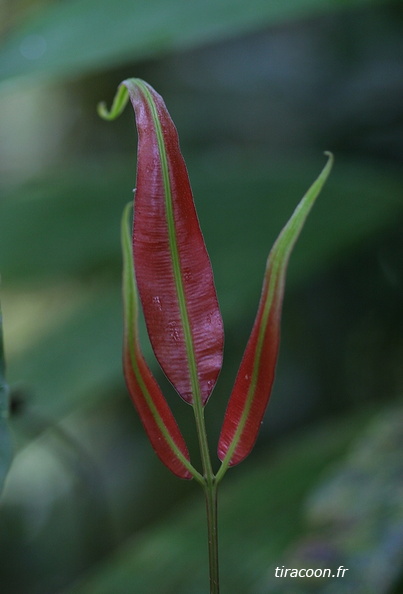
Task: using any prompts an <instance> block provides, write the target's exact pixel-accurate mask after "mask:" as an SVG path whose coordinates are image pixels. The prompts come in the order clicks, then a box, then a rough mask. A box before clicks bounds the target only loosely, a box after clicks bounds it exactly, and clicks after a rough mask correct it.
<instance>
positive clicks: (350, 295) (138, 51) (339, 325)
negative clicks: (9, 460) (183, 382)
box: [0, 0, 403, 594]
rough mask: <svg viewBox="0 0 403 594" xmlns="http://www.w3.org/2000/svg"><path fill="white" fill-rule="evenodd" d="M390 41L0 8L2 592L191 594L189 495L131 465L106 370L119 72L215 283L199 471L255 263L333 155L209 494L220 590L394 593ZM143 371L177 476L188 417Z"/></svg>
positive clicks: (92, 6)
mask: <svg viewBox="0 0 403 594" xmlns="http://www.w3.org/2000/svg"><path fill="white" fill-rule="evenodd" d="M402 29H403V8H402V4H401V2H399V1H395V2H388V1H384V2H382V1H378V2H375V1H372V2H369V1H367V2H366V1H364V0H362V1H354V2H353V1H348V0H345V1H344V2H341V1H330V0H328V1H326V0H321V1H319V0H316V1H315V0H283V2H274V1H271V0H264V1H263V0H248V2H244V1H242V2H241V1H237V0H221V1H220V0H215V2H213V0H206V1H205V2H202V1H201V0H194V1H191V0H189V1H188V2H184V1H180V0H152V1H151V0H149V1H148V2H141V1H140V0H131V1H129V0H117V1H116V2H114V3H108V2H106V0H97V2H95V0H80V1H79V0H59V1H56V0H54V1H50V0H25V1H22V0H18V1H15V0H1V1H0V35H1V45H0V136H1V142H0V191H1V196H0V272H1V282H2V286H1V300H2V309H3V316H4V332H5V351H6V358H7V366H8V367H7V379H8V382H9V384H10V385H11V394H10V397H11V415H10V422H9V426H10V428H11V433H12V444H13V448H14V460H13V464H12V466H11V469H10V471H9V473H8V476H7V479H6V482H5V488H4V491H3V495H2V499H1V503H0V584H1V586H0V589H1V592H2V594H20V593H21V594H53V593H56V592H66V593H69V594H70V593H71V594H73V592H76V593H80V594H104V593H105V594H110V593H111V592H113V593H114V594H115V593H118V594H120V593H121V594H128V593H131V592H136V593H137V592H138V593H139V594H142V593H145V594H149V593H154V592H155V593H157V592H158V593H160V594H171V593H172V594H174V593H175V594H199V593H205V592H206V591H207V587H208V586H207V584H208V577H207V571H208V569H207V545H206V542H205V539H206V535H205V528H204V516H203V513H204V509H203V501H202V495H201V493H199V490H198V489H197V487H196V486H195V485H194V484H191V483H187V482H182V481H180V480H178V479H176V478H175V477H173V476H171V475H170V473H169V472H168V471H167V470H166V469H165V468H164V467H163V466H162V465H161V464H160V462H159V461H158V459H157V458H156V456H155V455H154V454H153V452H152V450H151V447H150V446H149V444H148V442H147V440H146V437H145V435H144V433H143V430H142V428H141V426H140V423H139V420H138V418H137V416H136V413H135V411H134V410H133V408H132V406H131V403H130V401H129V398H128V396H127V393H126V389H125V386H124V382H123V379H122V373H121V332H122V330H121V327H122V321H121V303H120V276H121V256H120V240H119V223H120V216H121V212H122V208H123V205H124V204H125V203H126V202H127V201H128V200H129V199H130V197H131V192H132V188H133V187H134V185H135V163H136V161H135V153H136V142H137V140H136V133H135V128H134V119H133V114H132V113H131V112H130V110H129V109H128V110H127V112H125V113H124V114H123V116H122V117H121V118H120V119H119V120H118V121H116V122H114V123H106V122H103V121H101V120H100V119H99V118H98V117H97V115H96V104H97V103H98V101H100V100H106V101H107V102H108V103H109V104H110V102H111V101H112V98H113V95H114V93H115V90H116V87H117V85H118V84H119V83H120V81H121V80H123V79H124V78H128V77H133V76H135V77H141V78H144V79H145V80H147V81H148V82H149V83H150V84H152V85H153V86H154V87H155V88H156V90H157V91H158V92H160V93H161V94H162V96H163V97H164V99H165V101H166V104H167V106H168V109H169V111H170V113H171V116H172V118H173V120H174V122H175V124H176V126H177V128H178V131H179V135H180V138H181V146H182V151H183V154H184V157H185V160H186V162H187V166H188V169H189V174H190V178H191V181H192V186H193V190H194V196H195V202H196V207H197V209H198V212H199V217H200V221H201V225H202V228H203V231H204V235H205V240H206V243H207V247H208V250H209V252H210V255H211V260H212V264H213V268H214V273H215V280H216V286H217V291H218V296H219V301H220V305H221V309H222V313H223V318H224V323H225V328H226V346H225V363H224V367H223V370H222V373H221V376H220V379H219V382H218V385H217V387H216V390H215V392H214V394H213V396H212V398H211V400H210V402H209V404H208V407H207V410H206V417H207V424H208V428H209V435H210V437H211V450H212V453H213V457H215V454H214V451H215V449H216V441H217V436H218V433H219V430H220V426H221V421H222V416H223V413H224V410H225V405H226V401H227V398H228V395H229V393H230V390H231V386H232V382H233V379H234V377H235V373H236V370H237V366H238V365H239V361H240V358H241V356H242V352H243V349H244V346H245V344H246V340H247V338H248V335H249V332H250V328H251V324H252V322H253V318H254V314H255V311H256V307H257V303H258V299H259V294H260V288H261V282H262V277H263V271H264V266H265V261H266V257H267V254H268V252H269V250H270V248H271V245H272V244H273V242H274V240H275V238H276V236H277V234H278V233H279V232H280V230H281V228H282V226H283V225H284V224H285V222H286V220H287V219H288V217H289V216H290V214H291V212H292V210H293V209H294V207H295V206H296V204H297V203H298V201H299V200H300V198H301V197H302V195H303V193H304V192H305V191H306V189H307V188H308V187H309V185H310V184H311V182H312V181H313V180H314V179H315V177H316V176H317V175H318V173H319V172H320V170H321V168H322V167H323V165H324V163H325V157H324V156H323V152H324V151H325V150H331V151H332V152H333V153H334V155H335V166H334V169H333V172H332V174H331V177H330V179H329V181H328V183H327V185H326V187H325V189H324V190H323V192H322V194H321V196H320V197H319V199H318V202H317V204H316V205H315V207H314V211H313V212H312V214H311V215H310V218H309V220H308V222H307V224H306V227H305V229H304V231H303V233H302V236H301V238H300V240H299V242H298V244H297V246H296V249H295V253H294V254H293V256H292V259H291V263H290V267H289V277H288V285H287V291H286V298H285V303H284V315H283V330H282V344H281V353H280V360H279V365H278V372H277V380H276V384H275V389H274V392H273V396H272V399H271V402H270V406H269V409H268V412H267V415H266V418H265V421H264V423H263V425H262V430H261V433H260V436H259V440H258V443H257V446H256V448H255V450H254V452H253V453H252V454H251V456H250V458H248V459H247V460H246V461H245V462H244V463H243V464H242V465H241V466H239V467H238V468H235V469H233V470H231V471H230V472H229V473H228V475H227V476H226V478H225V481H224V482H223V486H222V489H221V499H220V555H221V570H222V592H223V593H224V594H226V593H230V592H231V593H235V594H237V593H239V594H269V593H276V592H279V593H284V594H291V592H292V594H298V593H300V592H301V593H303V592H308V593H310V592H314V593H320V594H333V593H334V594H340V593H341V594H343V593H347V592H348V593H349V592H354V593H358V594H382V593H385V594H386V593H388V594H392V593H393V594H398V593H399V592H401V591H402V590H401V588H402V587H403V586H402V584H401V582H400V583H399V579H400V580H401V577H402V565H401V559H402V552H403V507H402V499H403V498H402V497H401V492H402V488H403V487H402V476H403V469H402V461H401V458H402V456H401V453H402V440H403V437H402V426H403V423H402V409H401V395H402V385H403V367H402V356H403V338H402V330H403V311H402V293H403V272H402V259H403V237H402V222H403V175H402V153H403V35H402ZM144 339H146V337H145V336H144ZM144 350H145V351H146V353H147V356H151V355H152V354H151V352H150V348H149V347H148V346H147V345H146V346H145V347H144ZM153 369H154V372H155V373H156V374H157V376H158V378H159V380H160V381H161V383H162V384H163V385H164V387H165V390H166V393H167V398H168V400H169V403H170V405H171V406H172V408H173V409H174V411H175V414H176V416H177V418H178V420H179V423H180V425H181V428H182V430H183V433H184V434H185V435H186V438H187V440H188V442H189V444H190V449H191V450H192V452H193V457H194V458H195V459H196V460H197V451H195V445H196V444H195V435H194V434H195V431H194V426H193V420H192V415H191V410H190V408H189V407H187V406H186V405H185V404H184V403H183V402H182V401H181V400H180V399H179V398H178V397H177V396H176V395H175V394H174V393H173V391H172V389H171V388H170V387H169V386H168V385H167V382H166V380H164V378H163V377H161V373H160V372H159V371H158V369H157V366H156V364H154V366H153ZM1 431H2V432H3V433H1ZM0 438H1V439H0V453H1V448H3V453H4V452H5V451H6V449H7V439H8V438H7V435H6V433H5V430H4V428H3V426H1V427H0ZM5 457H6V456H5V453H4V454H2V457H1V456H0V460H2V459H3V458H4V459H5ZM5 467H6V463H5V461H3V462H0V474H4V472H5ZM399 494H400V496H399ZM340 565H343V566H344V567H346V568H348V569H349V571H348V572H347V573H346V577H344V578H343V579H342V578H338V579H336V578H335V579H331V578H329V579H322V580H321V579H317V578H312V579H311V580H309V579H305V580H303V579H301V580H299V581H298V580H292V581H290V580H286V579H281V578H277V579H276V578H274V569H275V567H276V566H279V567H282V566H285V567H297V568H301V567H307V568H310V567H311V568H314V569H315V568H320V567H330V568H332V569H337V567H339V566H340Z"/></svg>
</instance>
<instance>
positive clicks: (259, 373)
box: [218, 155, 333, 468]
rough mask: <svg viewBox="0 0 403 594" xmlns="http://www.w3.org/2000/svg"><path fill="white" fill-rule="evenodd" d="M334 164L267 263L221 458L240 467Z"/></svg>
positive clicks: (252, 435)
mask: <svg viewBox="0 0 403 594" xmlns="http://www.w3.org/2000/svg"><path fill="white" fill-rule="evenodd" d="M332 162H333V158H332V156H331V155H329V160H328V162H327V164H326V166H325V167H324V169H323V171H322V172H321V174H320V175H319V177H318V178H317V180H316V181H315V182H314V183H313V185H312V186H311V187H310V189H309V190H308V192H307V193H306V194H305V196H304V197H303V199H302V200H301V202H300V203H299V205H298V206H297V208H296V210H295V211H294V213H293V215H292V217H291V218H290V220H289V221H288V223H287V224H286V226H285V227H284V228H283V230H282V232H281V233H280V235H279V237H278V238H277V240H276V242H275V244H274V246H273V248H272V250H271V252H270V254H269V257H268V260H267V265H266V272H265V276H264V282H263V288H262V294H261V298H260V302H259V307H258V311H257V315H256V319H255V322H254V325H253V328H252V332H251V335H250V337H249V341H248V343H247V346H246V350H245V353H244V356H243V359H242V362H241V365H240V368H239V370H238V374H237V377H236V380H235V384H234V387H233V390H232V393H231V396H230V399H229V402H228V407H227V410H226V413H225V417H224V423H223V426H222V430H221V434H220V438H219V443H218V457H219V458H220V460H222V461H223V468H224V467H225V466H227V465H228V466H233V465H235V464H238V463H239V462H241V461H242V460H244V458H246V456H247V455H248V454H249V453H250V451H251V450H252V448H253V446H254V444H255V441H256V439H257V435H258V432H259V428H260V425H261V422H262V419H263V415H264V413H265V410H266V407H267V404H268V401H269V397H270V393H271V388H272V385H273V381H274V374H275V367H276V362H277V354H278V349H279V339H280V320H281V308H282V302H283V296H284V286H285V278H286V271H287V265H288V260H289V257H290V255H291V252H292V249H293V247H294V245H295V242H296V241H297V239H298V236H299V234H300V232H301V230H302V227H303V225H304V223H305V220H306V218H307V216H308V214H309V212H310V210H311V208H312V206H313V204H314V202H315V200H316V198H317V196H318V195H319V192H320V191H321V189H322V187H323V185H324V183H325V181H326V179H327V177H328V175H329V173H330V170H331V167H332Z"/></svg>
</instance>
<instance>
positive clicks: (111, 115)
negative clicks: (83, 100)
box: [97, 83, 129, 121]
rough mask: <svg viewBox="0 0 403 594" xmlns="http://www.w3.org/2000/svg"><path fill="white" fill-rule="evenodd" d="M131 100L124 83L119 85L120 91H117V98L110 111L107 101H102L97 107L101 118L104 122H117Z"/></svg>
mask: <svg viewBox="0 0 403 594" xmlns="http://www.w3.org/2000/svg"><path fill="white" fill-rule="evenodd" d="M128 99H129V93H128V91H127V88H126V87H125V85H124V84H123V83H122V84H121V85H119V87H118V90H117V91H116V94H115V97H114V99H113V102H112V107H111V108H110V109H108V108H107V106H106V103H105V101H101V102H100V103H98V105H97V112H98V115H99V117H101V118H102V119H103V120H107V121H112V120H115V119H116V118H118V117H119V116H120V114H121V113H122V111H123V110H124V108H125V107H126V104H127V102H128Z"/></svg>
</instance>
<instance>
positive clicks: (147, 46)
mask: <svg viewBox="0 0 403 594" xmlns="http://www.w3.org/2000/svg"><path fill="white" fill-rule="evenodd" d="M385 2H386V0H376V3H377V4H383V3H385ZM369 3H370V2H369V0H344V1H343V2H340V1H338V0H283V1H282V2H267V0H250V1H249V2H247V3H246V2H244V0H235V1H234V0H220V2H217V1H216V0H205V1H203V2H201V1H200V0H188V1H187V2H182V1H180V0H148V1H147V2H140V0H118V2H115V3H114V4H111V3H110V1H109V0H70V1H67V2H57V3H51V4H49V5H47V6H45V7H44V8H43V10H41V11H38V12H37V13H36V14H34V15H33V16H32V17H31V18H29V19H28V20H27V22H25V23H23V24H22V25H21V26H20V27H19V29H18V30H17V31H14V32H13V33H12V34H10V36H9V39H8V40H7V41H6V42H5V43H4V44H3V47H2V49H1V50H0V81H6V80H9V79H14V78H17V77H22V76H27V75H28V76H37V75H40V76H46V77H58V78H60V77H65V76H77V75H78V74H83V73H85V72H90V71H93V70H100V69H102V70H104V69H105V68H106V67H108V66H113V65H117V64H121V63H124V62H128V61H131V62H133V60H139V59H141V58H145V57H150V56H155V55H160V54H162V53H166V52H171V51H172V50H180V49H183V48H189V47H194V46H197V45H200V44H202V43H206V42H211V41H213V40H216V39H220V40H221V39H223V38H225V37H229V36H232V35H235V34H237V33H241V32H245V31H249V30H251V29H254V28H258V27H259V28H260V27H263V26H265V25H269V24H276V23H278V22H281V21H285V20H287V19H296V18H301V17H305V16H312V15H315V14H321V13H327V12H329V11H333V10H337V9H345V8H350V7H355V6H360V5H365V4H369ZM371 4H374V0H372V2H371Z"/></svg>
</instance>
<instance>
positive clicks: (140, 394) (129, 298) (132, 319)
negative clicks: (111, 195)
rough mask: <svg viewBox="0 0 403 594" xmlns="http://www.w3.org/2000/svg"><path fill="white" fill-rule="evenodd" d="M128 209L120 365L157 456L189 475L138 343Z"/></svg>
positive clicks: (183, 475) (124, 227)
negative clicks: (121, 364) (122, 337)
mask: <svg viewBox="0 0 403 594" xmlns="http://www.w3.org/2000/svg"><path fill="white" fill-rule="evenodd" d="M130 212H131V204H128V205H127V206H126V208H125V210H124V213H123V218H122V251H123V305H124V345H123V369H124V375H125V379H126V384H127V387H128V390H129V393H130V396H131V399H132V401H133V404H134V406H135V407H136V409H137V412H138V414H139V416H140V419H141V421H142V423H143V425H144V428H145V430H146V433H147V435H148V438H149V440H150V442H151V444H152V446H153V448H154V450H155V452H156V454H157V455H158V457H159V458H160V460H161V461H162V462H163V463H164V464H165V466H167V467H168V468H169V469H170V470H171V471H172V472H173V473H174V474H176V475H177V476H179V477H180V478H184V479H190V478H192V476H195V474H197V473H196V471H194V469H193V467H192V465H191V463H190V459H189V453H188V449H187V446H186V443H185V441H184V439H183V437H182V434H181V432H180V430H179V427H178V425H177V423H176V421H175V419H174V416H173V414H172V412H171V410H170V408H169V406H168V404H167V402H166V400H165V398H164V396H163V394H162V392H161V390H160V388H159V386H158V384H157V382H156V381H155V379H154V377H153V375H152V374H151V371H150V369H149V368H148V366H147V363H146V362H145V360H144V358H143V356H142V353H141V350H140V346H139V341H138V327H137V316H138V299H137V291H136V282H135V276H134V268H133V253H132V246H131V236H130V230H129V217H130Z"/></svg>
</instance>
